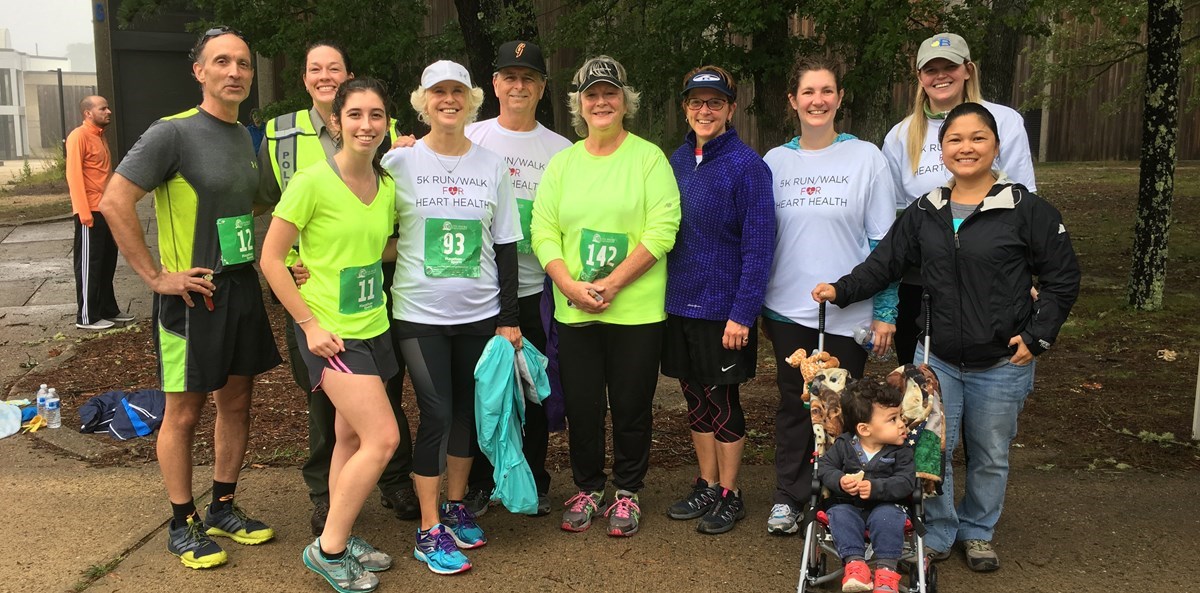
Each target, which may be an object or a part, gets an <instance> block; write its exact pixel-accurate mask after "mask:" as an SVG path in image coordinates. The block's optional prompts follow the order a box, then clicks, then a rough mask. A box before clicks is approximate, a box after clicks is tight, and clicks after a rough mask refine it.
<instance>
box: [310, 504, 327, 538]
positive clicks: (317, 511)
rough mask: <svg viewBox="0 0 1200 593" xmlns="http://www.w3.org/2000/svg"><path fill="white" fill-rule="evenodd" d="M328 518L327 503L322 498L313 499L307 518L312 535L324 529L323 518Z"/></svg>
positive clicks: (318, 533)
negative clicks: (311, 508) (310, 513)
mask: <svg viewBox="0 0 1200 593" xmlns="http://www.w3.org/2000/svg"><path fill="white" fill-rule="evenodd" d="M327 518H329V503H328V502H327V501H324V500H315V501H313V512H312V516H311V517H309V518H308V526H309V528H310V529H312V534H313V537H317V536H319V535H321V533H322V532H324V531H325V520H326V519H327Z"/></svg>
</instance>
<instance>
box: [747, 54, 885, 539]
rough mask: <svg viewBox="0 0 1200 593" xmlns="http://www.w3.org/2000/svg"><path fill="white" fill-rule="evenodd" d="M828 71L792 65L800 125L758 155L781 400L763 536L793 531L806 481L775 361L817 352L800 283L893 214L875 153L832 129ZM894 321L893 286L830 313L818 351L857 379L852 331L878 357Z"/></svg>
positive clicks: (824, 272) (803, 436) (792, 410)
mask: <svg viewBox="0 0 1200 593" xmlns="http://www.w3.org/2000/svg"><path fill="white" fill-rule="evenodd" d="M835 68H836V67H835V66H834V65H833V63H832V62H830V61H828V60H826V59H823V58H801V59H800V60H798V61H797V62H796V64H795V65H794V66H793V67H792V72H791V76H790V78H789V87H788V88H789V89H790V92H789V93H788V101H789V102H790V103H791V108H792V109H793V110H795V113H796V115H797V117H798V118H799V120H800V135H799V136H798V137H796V138H793V139H792V140H791V141H790V142H788V143H787V144H785V145H783V146H780V147H777V148H774V149H772V150H771V151H770V152H768V153H767V156H766V157H765V158H764V160H765V161H766V162H767V165H768V166H769V167H770V168H771V174H772V184H773V185H772V187H773V191H774V194H775V218H776V224H777V227H776V232H775V257H774V261H773V263H772V267H771V279H770V281H769V283H768V284H767V294H766V299H765V300H764V302H763V330H764V331H765V333H766V335H767V337H768V338H770V339H771V342H772V345H773V348H774V352H775V357H776V359H777V361H778V365H777V366H778V370H777V381H778V383H779V394H780V398H781V399H780V404H779V409H778V411H777V413H776V416H775V477H776V488H775V494H774V497H773V503H774V504H773V506H772V508H771V516H770V518H769V519H768V520H767V531H769V532H771V533H777V534H790V533H795V532H796V531H797V530H798V525H797V523H796V520H797V518H798V517H799V513H800V509H801V508H803V506H804V504H805V503H806V502H807V501H808V498H809V495H810V490H811V483H812V464H811V463H810V462H809V461H810V458H811V455H812V450H813V432H812V421H811V419H810V417H809V412H808V410H806V409H805V408H804V403H803V401H802V400H801V397H800V396H801V395H802V394H803V392H804V378H803V376H802V375H801V374H800V371H799V369H795V368H792V367H791V366H790V365H788V364H787V363H786V362H785V360H784V359H786V358H787V357H788V356H790V355H791V354H792V353H793V352H795V351H796V349H798V348H804V349H805V350H808V351H810V352H811V351H813V350H816V348H817V342H818V333H817V331H818V318H817V306H816V303H814V302H813V300H812V299H811V298H808V295H807V290H808V289H807V288H806V286H807V284H808V283H809V282H812V281H817V282H819V281H820V280H819V278H823V277H828V275H829V274H845V273H846V272H849V271H850V270H851V269H853V268H854V266H855V265H857V264H859V263H861V262H862V261H863V260H864V259H866V258H867V255H868V254H869V253H870V252H871V249H872V248H873V247H874V245H875V243H876V242H878V241H879V240H880V239H882V238H883V236H884V235H885V234H886V233H887V231H888V229H889V228H890V227H891V225H892V222H893V221H894V220H895V217H896V211H895V207H896V206H895V204H896V195H895V194H896V190H895V185H894V184H893V182H892V177H891V174H890V173H889V172H888V167H887V163H886V162H885V161H884V159H883V155H882V154H880V152H879V149H878V148H876V147H875V145H873V144H871V143H869V142H864V141H862V140H859V139H857V138H855V137H854V136H851V135H849V134H838V132H837V130H836V129H835V126H834V120H835V118H836V116H837V110H838V107H840V106H841V102H842V94H843V91H842V89H841V88H840V86H839V84H838V76H837V71H836V70H835ZM835 270H837V272H835ZM894 319H895V290H894V288H893V289H889V290H887V291H884V292H883V293H880V294H879V296H877V297H876V299H875V307H874V309H873V308H872V304H871V303H866V302H864V303H859V304H857V305H854V306H851V307H848V308H846V309H830V310H829V311H828V315H827V318H826V324H825V331H826V337H825V350H826V351H828V352H829V353H831V354H833V355H834V356H837V357H838V359H839V360H840V361H841V366H842V367H843V368H846V369H848V370H849V371H850V374H851V375H852V376H855V377H860V376H862V372H863V366H864V365H865V364H866V360H867V352H866V350H864V349H863V347H861V346H859V345H858V343H857V342H855V340H854V335H855V332H856V331H865V332H867V333H869V334H870V336H871V343H872V344H873V349H874V352H875V353H876V354H879V355H882V354H884V353H885V352H887V350H888V348H889V347H890V343H891V338H892V333H893V332H894V331H895V325H893V323H894Z"/></svg>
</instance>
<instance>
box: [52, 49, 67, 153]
mask: <svg viewBox="0 0 1200 593" xmlns="http://www.w3.org/2000/svg"><path fill="white" fill-rule="evenodd" d="M55 70H57V71H58V118H59V119H58V121H59V123H60V124H61V125H62V149H63V154H66V150H67V100H66V98H65V97H64V96H63V81H62V68H56V69H55Z"/></svg>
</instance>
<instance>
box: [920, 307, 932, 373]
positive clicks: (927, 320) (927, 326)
mask: <svg viewBox="0 0 1200 593" xmlns="http://www.w3.org/2000/svg"><path fill="white" fill-rule="evenodd" d="M921 308H922V309H925V351H924V352H923V353H922V354H923V355H924V356H922V357H921V358H922V360H921V363H922V364H929V330H930V328H931V324H932V320H931V319H932V316H931V312H930V310H929V293H928V292H923V293H921Z"/></svg>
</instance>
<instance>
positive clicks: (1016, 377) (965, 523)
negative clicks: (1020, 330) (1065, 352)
mask: <svg viewBox="0 0 1200 593" xmlns="http://www.w3.org/2000/svg"><path fill="white" fill-rule="evenodd" d="M924 349H925V346H924V344H918V345H917V351H916V355H915V358H914V362H919V361H920V360H921V359H922V357H923V356H924ZM1035 364H1036V363H1034V362H1030V363H1029V364H1027V365H1024V366H1017V365H1015V364H1012V363H1010V362H1006V363H1005V364H1003V365H1001V366H998V367H996V368H994V369H989V370H986V371H980V372H968V371H963V370H962V369H960V368H958V366H957V365H953V364H950V363H947V362H945V361H943V360H941V359H939V358H938V357H936V356H933V355H932V354H930V355H929V366H931V367H933V371H934V372H935V373H937V377H938V382H939V383H940V384H941V387H942V406H943V408H944V409H945V413H946V455H945V458H944V462H945V464H944V466H945V474H946V475H945V483H944V484H943V489H944V492H945V494H943V495H942V496H939V497H937V498H933V499H930V500H929V501H928V502H926V504H925V525H926V527H927V528H928V530H929V531H928V534H927V535H926V536H925V545H926V546H928V547H929V548H930V549H933V550H936V551H946V550H949V549H950V546H952V545H954V542H955V541H956V540H957V541H965V540H972V539H979V540H984V541H991V540H992V533H993V532H994V531H995V528H996V522H997V521H999V520H1000V511H1001V510H1002V509H1003V508H1004V491H1005V488H1006V487H1007V486H1008V449H1009V445H1010V444H1011V443H1012V440H1013V438H1014V437H1016V436H1017V415H1018V414H1020V412H1021V409H1022V408H1023V407H1025V398H1026V396H1028V395H1029V393H1030V392H1031V391H1033V371H1034V365H1035ZM960 433H961V438H962V441H963V442H964V443H965V445H966V451H967V455H966V457H967V484H966V488H965V490H966V495H965V496H963V499H962V502H960V503H959V504H958V505H957V506H955V504H954V470H953V467H951V460H952V459H953V457H954V449H955V447H957V446H958V443H959V439H960Z"/></svg>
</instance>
